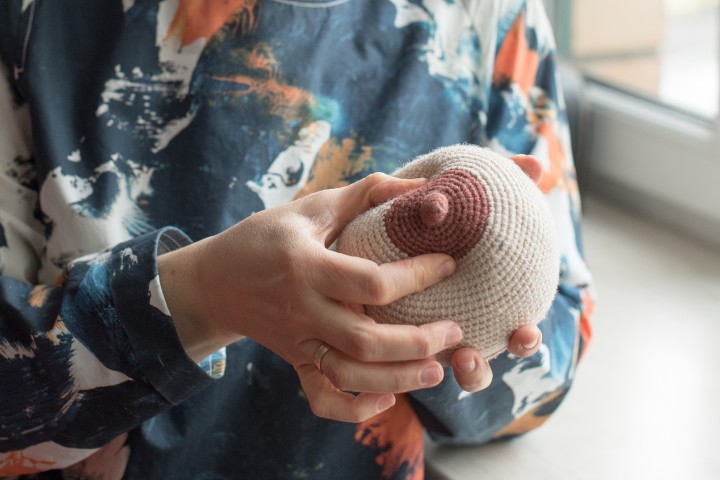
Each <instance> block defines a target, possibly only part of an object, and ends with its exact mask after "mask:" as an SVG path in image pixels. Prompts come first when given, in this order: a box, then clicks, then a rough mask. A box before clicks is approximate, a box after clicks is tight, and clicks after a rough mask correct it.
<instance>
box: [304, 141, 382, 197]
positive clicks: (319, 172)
mask: <svg viewBox="0 0 720 480" xmlns="http://www.w3.org/2000/svg"><path fill="white" fill-rule="evenodd" d="M371 165H372V147H369V146H362V147H360V148H358V141H356V140H355V139H353V138H343V139H341V140H338V139H336V138H331V139H330V140H328V141H327V142H326V143H325V144H324V145H323V146H322V147H321V148H320V151H319V152H318V154H317V156H316V157H315V163H314V164H313V167H312V170H311V171H310V179H309V180H308V182H307V183H306V184H305V186H304V187H303V188H302V189H301V190H300V191H299V192H298V194H297V195H296V198H300V197H304V196H305V195H308V194H310V193H314V192H319V191H321V190H325V189H328V188H336V187H344V186H346V185H348V182H347V180H345V179H346V178H350V177H353V176H355V175H357V174H358V173H360V172H362V171H364V170H369V169H370V168H371Z"/></svg>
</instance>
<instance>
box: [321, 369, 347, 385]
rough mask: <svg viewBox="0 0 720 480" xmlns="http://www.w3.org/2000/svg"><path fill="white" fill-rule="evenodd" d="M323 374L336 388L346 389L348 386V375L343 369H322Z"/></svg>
mask: <svg viewBox="0 0 720 480" xmlns="http://www.w3.org/2000/svg"><path fill="white" fill-rule="evenodd" d="M323 375H325V376H326V377H327V379H328V380H330V383H332V384H333V385H334V386H335V388H337V389H338V390H348V389H349V388H350V384H351V380H350V375H349V374H348V373H347V371H346V370H345V369H342V368H337V367H331V368H327V369H326V370H323Z"/></svg>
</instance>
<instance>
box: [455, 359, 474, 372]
mask: <svg viewBox="0 0 720 480" xmlns="http://www.w3.org/2000/svg"><path fill="white" fill-rule="evenodd" d="M475 365H476V363H475V359H474V358H473V359H472V360H470V361H469V362H466V363H460V364H458V369H459V370H460V371H461V372H462V373H470V372H472V371H473V370H475Z"/></svg>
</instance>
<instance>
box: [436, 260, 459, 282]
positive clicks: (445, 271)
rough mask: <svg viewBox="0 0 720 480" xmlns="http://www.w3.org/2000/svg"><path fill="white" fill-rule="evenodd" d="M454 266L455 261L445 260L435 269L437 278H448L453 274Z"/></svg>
mask: <svg viewBox="0 0 720 480" xmlns="http://www.w3.org/2000/svg"><path fill="white" fill-rule="evenodd" d="M455 268H456V264H455V260H447V261H445V262H443V263H441V264H440V266H439V267H438V269H437V273H438V276H440V278H445V277H449V276H450V275H452V274H453V273H454V272H455Z"/></svg>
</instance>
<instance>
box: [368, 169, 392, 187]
mask: <svg viewBox="0 0 720 480" xmlns="http://www.w3.org/2000/svg"><path fill="white" fill-rule="evenodd" d="M386 178H387V176H386V175H385V174H383V173H381V172H374V173H371V174H370V175H368V176H367V177H365V183H367V186H368V187H369V188H372V187H374V186H375V185H379V184H380V183H382V182H384V181H385V179H386Z"/></svg>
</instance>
